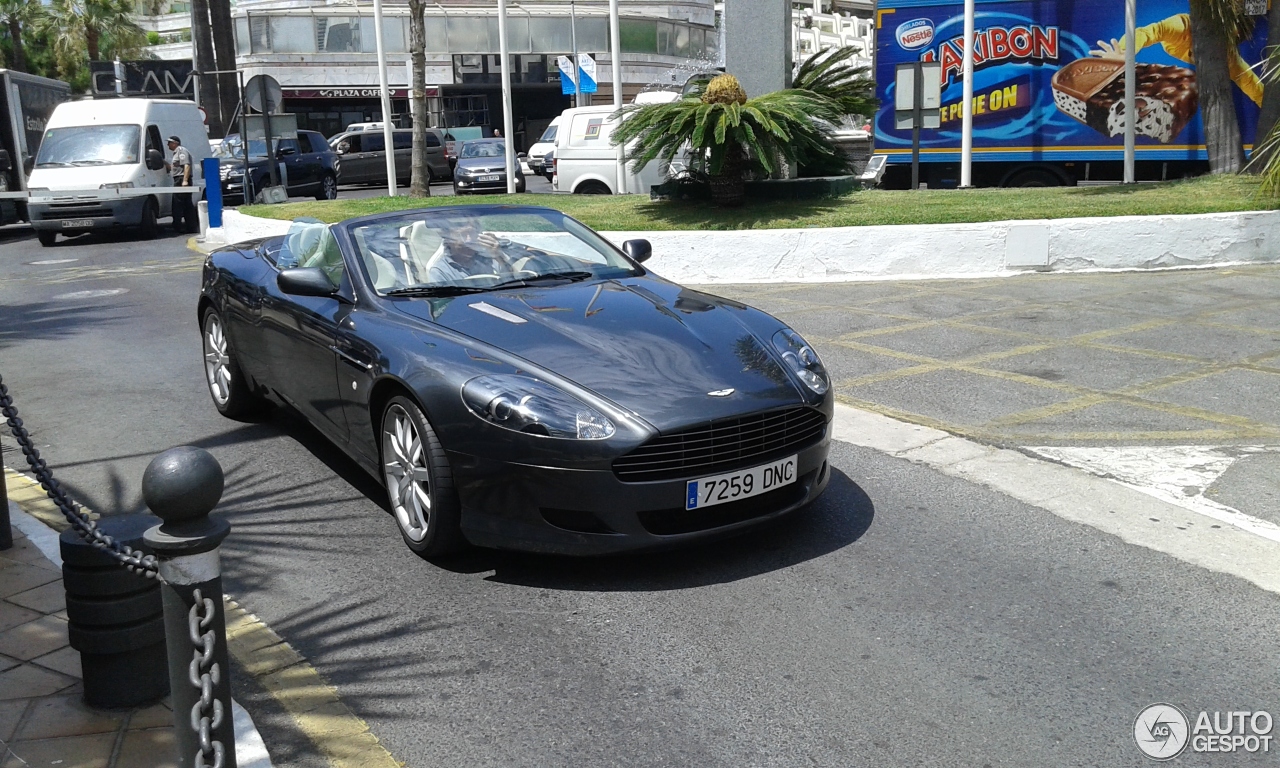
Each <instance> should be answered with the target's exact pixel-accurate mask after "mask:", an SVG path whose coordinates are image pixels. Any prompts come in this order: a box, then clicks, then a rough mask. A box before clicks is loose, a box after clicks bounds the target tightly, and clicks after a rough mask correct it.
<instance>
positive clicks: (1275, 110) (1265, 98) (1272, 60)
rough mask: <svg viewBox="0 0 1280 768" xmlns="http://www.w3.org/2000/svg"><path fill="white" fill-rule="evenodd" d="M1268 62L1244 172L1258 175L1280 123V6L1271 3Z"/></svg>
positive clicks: (1265, 63) (1266, 60) (1262, 74)
mask: <svg viewBox="0 0 1280 768" xmlns="http://www.w3.org/2000/svg"><path fill="white" fill-rule="evenodd" d="M1267 42H1268V43H1269V45H1268V46H1267V58H1266V59H1265V60H1264V63H1263V65H1262V72H1261V77H1262V82H1263V85H1264V87H1263V90H1262V110H1261V111H1260V112H1259V113H1258V127H1257V130H1256V131H1255V133H1254V137H1255V138H1254V140H1253V153H1252V154H1251V155H1250V156H1249V165H1248V166H1247V167H1246V170H1251V171H1253V172H1254V173H1259V172H1261V170H1262V168H1263V166H1264V164H1266V163H1268V162H1269V160H1270V157H1271V155H1272V154H1273V153H1274V150H1275V147H1274V146H1271V147H1266V148H1264V146H1263V145H1264V143H1265V141H1266V139H1267V137H1268V136H1269V135H1270V134H1271V131H1272V129H1273V128H1274V127H1275V126H1276V123H1277V121H1278V120H1280V2H1273V3H1272V4H1271V10H1270V11H1269V12H1268V13H1267Z"/></svg>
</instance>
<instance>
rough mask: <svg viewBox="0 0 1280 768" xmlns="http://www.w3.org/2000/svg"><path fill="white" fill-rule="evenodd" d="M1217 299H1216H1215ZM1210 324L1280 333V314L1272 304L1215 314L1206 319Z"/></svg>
mask: <svg viewBox="0 0 1280 768" xmlns="http://www.w3.org/2000/svg"><path fill="white" fill-rule="evenodd" d="M1215 298H1216V297H1215ZM1204 321H1205V322H1208V323H1223V324H1225V325H1236V326H1240V327H1242V328H1266V329H1269V330H1273V331H1280V312H1276V308H1275V306H1274V305H1272V304H1266V305H1264V306H1260V307H1249V308H1247V309H1233V310H1231V311H1230V312H1223V313H1221V314H1214V315H1210V316H1208V317H1206V318H1204Z"/></svg>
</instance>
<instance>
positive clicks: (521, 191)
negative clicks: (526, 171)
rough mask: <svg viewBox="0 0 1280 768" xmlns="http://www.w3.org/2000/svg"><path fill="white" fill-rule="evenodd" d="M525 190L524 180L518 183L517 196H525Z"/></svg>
mask: <svg viewBox="0 0 1280 768" xmlns="http://www.w3.org/2000/svg"><path fill="white" fill-rule="evenodd" d="M524 189H525V185H524V179H521V180H520V181H518V182H516V194H517V195H523V194H524Z"/></svg>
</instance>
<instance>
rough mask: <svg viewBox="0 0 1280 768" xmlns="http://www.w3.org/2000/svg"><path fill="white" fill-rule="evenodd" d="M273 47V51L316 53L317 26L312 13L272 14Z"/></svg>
mask: <svg viewBox="0 0 1280 768" xmlns="http://www.w3.org/2000/svg"><path fill="white" fill-rule="evenodd" d="M270 18H271V48H270V50H271V51H272V52H273V53H315V52H316V27H315V24H314V21H315V20H314V19H313V18H312V17H311V15H310V14H308V15H306V16H271V17H270Z"/></svg>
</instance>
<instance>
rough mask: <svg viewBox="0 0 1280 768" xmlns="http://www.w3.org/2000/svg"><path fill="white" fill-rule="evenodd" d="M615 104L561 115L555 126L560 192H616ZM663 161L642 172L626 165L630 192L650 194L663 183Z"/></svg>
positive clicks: (555, 181) (555, 180)
mask: <svg viewBox="0 0 1280 768" xmlns="http://www.w3.org/2000/svg"><path fill="white" fill-rule="evenodd" d="M614 111H615V110H614V108H613V107H612V106H600V107H575V108H573V109H566V110H565V111H564V112H562V113H561V114H560V117H559V121H560V124H559V125H558V126H557V129H556V147H555V149H556V156H555V161H554V162H555V176H554V178H553V179H552V182H551V183H552V186H553V187H554V188H555V190H556V191H557V192H573V193H575V194H580V195H612V194H615V193H617V191H618V190H617V189H616V187H617V181H618V148H617V147H615V146H613V144H611V143H610V141H609V139H610V137H611V136H612V135H613V129H614V127H615V126H616V125H617V121H615V120H612V119H611V118H610V116H611V115H613V113H614ZM665 175H666V174H665V172H664V169H663V164H662V163H660V162H658V161H655V162H652V163H649V164H648V165H646V166H645V167H644V168H643V169H642V170H641V171H640V173H639V174H635V173H632V172H631V164H630V163H628V164H627V169H626V185H627V190H626V191H627V192H630V193H633V194H634V193H639V194H646V195H647V194H649V187H651V186H653V185H655V184H661V183H662V181H663V179H664V177H665Z"/></svg>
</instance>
